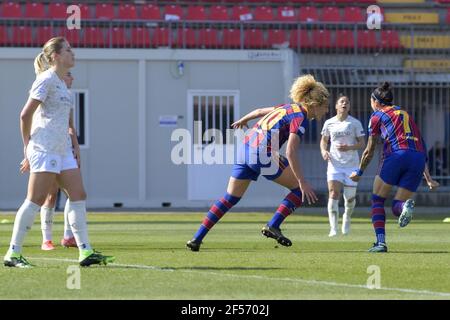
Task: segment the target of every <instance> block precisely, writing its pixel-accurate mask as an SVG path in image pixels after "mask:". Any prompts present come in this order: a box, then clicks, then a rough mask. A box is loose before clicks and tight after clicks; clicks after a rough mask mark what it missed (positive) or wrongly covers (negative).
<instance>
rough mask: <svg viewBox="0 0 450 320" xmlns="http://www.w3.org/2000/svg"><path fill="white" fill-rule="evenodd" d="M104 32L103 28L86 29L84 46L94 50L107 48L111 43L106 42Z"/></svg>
mask: <svg viewBox="0 0 450 320" xmlns="http://www.w3.org/2000/svg"><path fill="white" fill-rule="evenodd" d="M103 31H104V30H103V28H100V27H87V28H84V45H85V46H86V47H94V48H104V47H106V45H107V44H109V43H108V42H109V41H108V42H107V41H106V39H105V36H104V33H103Z"/></svg>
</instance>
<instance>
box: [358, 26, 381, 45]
mask: <svg viewBox="0 0 450 320" xmlns="http://www.w3.org/2000/svg"><path fill="white" fill-rule="evenodd" d="M357 39H358V42H357V44H358V48H363V49H373V48H377V47H378V43H377V38H376V34H375V32H374V31H373V30H358V33H357Z"/></svg>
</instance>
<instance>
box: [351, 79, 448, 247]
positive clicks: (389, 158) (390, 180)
mask: <svg viewBox="0 0 450 320" xmlns="http://www.w3.org/2000/svg"><path fill="white" fill-rule="evenodd" d="M393 100H394V96H393V94H392V91H391V89H390V84H389V83H388V82H384V83H383V84H382V85H381V86H379V87H378V88H376V89H375V90H374V91H373V92H372V95H371V99H370V102H371V106H372V109H373V111H374V112H373V114H372V116H371V117H370V121H369V138H368V142H367V147H366V149H365V150H364V152H363V155H362V157H361V162H360V165H359V169H358V170H357V171H356V172H353V173H352V174H351V176H350V178H351V179H352V180H353V181H356V182H357V181H359V179H360V178H361V175H362V174H363V172H364V170H365V169H366V168H367V166H368V165H369V163H370V161H371V160H372V158H373V155H374V152H375V147H376V145H377V140H378V137H379V136H381V138H382V139H383V140H384V148H383V158H382V160H381V165H380V169H379V172H378V175H376V176H375V181H374V183H373V194H372V224H373V227H374V229H375V234H376V242H375V243H374V245H373V247H372V248H371V249H369V252H387V245H386V238H385V224H386V215H385V211H384V202H385V200H386V198H387V197H388V195H389V193H390V192H391V189H392V187H393V186H397V187H398V189H397V192H396V194H395V196H394V200H393V201H392V213H393V214H394V215H395V216H396V217H398V224H399V226H400V227H401V228H403V227H406V226H407V225H408V224H409V222H410V221H411V219H412V215H413V209H414V200H413V199H412V197H413V195H414V193H415V192H416V190H417V188H418V187H419V185H420V183H421V181H422V176H424V177H425V179H426V181H427V184H428V186H429V187H430V189H433V188H436V187H437V186H439V184H438V183H437V182H436V181H434V180H433V179H432V178H431V176H430V173H429V171H428V167H427V166H426V150H427V149H426V146H425V142H424V140H423V138H422V136H421V134H420V131H419V129H418V128H417V125H416V123H415V122H414V120H413V119H412V117H411V116H410V115H409V113H408V112H406V111H405V110H403V109H402V108H400V107H399V106H397V105H394V104H393Z"/></svg>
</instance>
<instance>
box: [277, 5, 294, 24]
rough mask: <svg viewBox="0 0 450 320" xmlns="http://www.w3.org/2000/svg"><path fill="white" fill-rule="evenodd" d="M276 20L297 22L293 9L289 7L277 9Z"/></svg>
mask: <svg viewBox="0 0 450 320" xmlns="http://www.w3.org/2000/svg"><path fill="white" fill-rule="evenodd" d="M277 20H278V21H291V22H294V21H297V13H296V11H295V9H294V7H290V6H284V7H278V13H277Z"/></svg>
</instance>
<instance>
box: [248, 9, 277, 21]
mask: <svg viewBox="0 0 450 320" xmlns="http://www.w3.org/2000/svg"><path fill="white" fill-rule="evenodd" d="M253 18H254V20H255V21H273V20H274V17H273V12H272V8H271V7H267V6H257V7H256V8H255V9H254V10H253Z"/></svg>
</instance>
